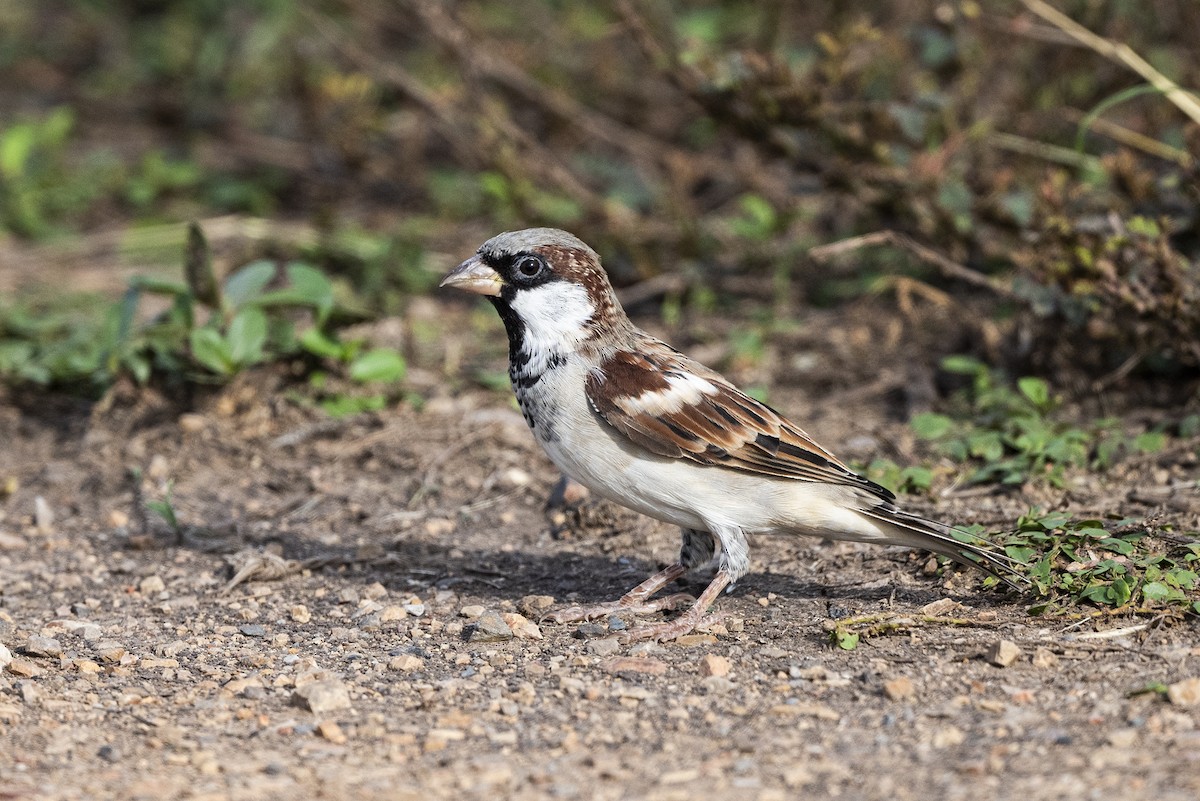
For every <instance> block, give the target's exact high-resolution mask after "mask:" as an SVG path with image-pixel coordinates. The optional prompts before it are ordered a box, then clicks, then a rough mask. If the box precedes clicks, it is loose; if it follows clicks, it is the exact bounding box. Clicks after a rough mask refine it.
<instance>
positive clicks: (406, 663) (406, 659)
mask: <svg viewBox="0 0 1200 801" xmlns="http://www.w3.org/2000/svg"><path fill="white" fill-rule="evenodd" d="M424 666H425V662H424V661H422V660H421V659H420V658H418V657H415V656H413V655H412V654H400V655H399V656H393V657H392V658H391V659H390V660H388V670H398V671H400V672H401V673H410V672H412V671H414V670H417V669H418V668H422V667H424Z"/></svg>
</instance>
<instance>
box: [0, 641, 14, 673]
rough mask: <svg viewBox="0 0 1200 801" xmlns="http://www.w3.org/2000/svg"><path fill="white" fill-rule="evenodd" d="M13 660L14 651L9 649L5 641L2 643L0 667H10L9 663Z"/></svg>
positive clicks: (0, 646)
mask: <svg viewBox="0 0 1200 801" xmlns="http://www.w3.org/2000/svg"><path fill="white" fill-rule="evenodd" d="M11 661H13V655H12V651H10V650H8V648H6V647H5V646H4V644H3V643H0V668H6V667H8V663H9V662H11Z"/></svg>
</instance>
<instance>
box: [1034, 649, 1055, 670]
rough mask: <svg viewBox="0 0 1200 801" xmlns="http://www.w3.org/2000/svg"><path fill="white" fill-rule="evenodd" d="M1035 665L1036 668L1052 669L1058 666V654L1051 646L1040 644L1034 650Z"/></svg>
mask: <svg viewBox="0 0 1200 801" xmlns="http://www.w3.org/2000/svg"><path fill="white" fill-rule="evenodd" d="M1033 666H1034V667H1035V668H1043V669H1052V668H1056V667H1058V655H1057V654H1055V653H1054V652H1053V651H1051V650H1050V649H1049V648H1043V647H1042V646H1040V645H1039V646H1038V648H1037V650H1035V651H1034V652H1033Z"/></svg>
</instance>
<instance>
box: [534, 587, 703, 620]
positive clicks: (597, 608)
mask: <svg viewBox="0 0 1200 801" xmlns="http://www.w3.org/2000/svg"><path fill="white" fill-rule="evenodd" d="M695 601H696V599H695V598H693V597H692V596H690V595H688V594H687V593H682V592H681V593H676V594H675V595H668V596H665V597H663V598H656V599H654V600H649V599H646V598H642V597H635V596H633V595H632V593H631V594H630V595H626V596H625V597H623V598H621V600H619V601H611V602H609V603H604V604H593V605H592V606H570V607H567V608H566V609H560V610H559V611H557V612H550V613H549V614H547V615H545V616H544V617H543V618H542V620H550V621H552V622H554V623H582V622H584V621H587V620H597V619H599V618H602V617H608V616H609V615H619V614H622V613H624V614H631V615H650V614H654V613H655V612H662V611H666V610H674V609H679V608H681V607H683V606H686V605H688V604H691V603H694V602H695Z"/></svg>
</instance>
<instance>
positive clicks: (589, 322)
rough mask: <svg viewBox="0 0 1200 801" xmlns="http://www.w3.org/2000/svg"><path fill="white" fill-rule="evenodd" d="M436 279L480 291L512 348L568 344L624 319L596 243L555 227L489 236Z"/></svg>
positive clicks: (607, 331)
mask: <svg viewBox="0 0 1200 801" xmlns="http://www.w3.org/2000/svg"><path fill="white" fill-rule="evenodd" d="M441 285H442V286H452V287H455V288H457V289H463V290H466V291H467V292H474V293H476V294H479V295H485V296H486V297H487V298H488V299H489V300H490V301H491V302H492V304H493V305H494V306H495V307H496V309H497V311H499V312H500V317H501V319H503V320H504V325H505V327H506V329H507V330H508V335H509V341H510V343H511V344H512V346H513V348H514V352H516V349H518V348H521V347H523V348H525V349H526V350H529V349H532V348H535V347H543V348H549V349H551V350H556V351H561V350H565V349H570V348H572V347H574V346H575V345H577V344H579V343H581V342H584V341H586V340H590V339H594V338H596V337H611V336H613V335H615V334H617V333H619V332H621V331H623V330H624V329H625V328H626V327H628V326H629V322H628V318H626V317H625V312H624V311H622V309H621V304H620V303H619V302H618V301H617V297H616V294H614V293H613V290H612V285H611V284H609V282H608V276H607V275H605V273H604V268H603V267H601V266H600V257H599V256H598V255H596V251H594V250H592V249H591V248H590V247H588V246H587V245H586V244H584V243H583V242H582V241H581V240H579V239H578V238H576V237H574V236H572V235H571V234H568V233H567V232H566V231H560V230H558V229H557V228H527V229H525V230H523V231H508V232H506V233H503V234H499V235H498V236H494V237H492V238H491V239H489V240H488V241H486V242H484V243H483V245H482V246H481V247H480V248H479V250H478V251H476V253H475V255H474V256H472V257H471V258H469V259H467V260H466V261H464V262H463V263H462V264H460V265H458V267H457V268H455V269H454V271H453V272H451V273H450V274H449V275H447V276H446V277H445V279H443V280H442V283H441Z"/></svg>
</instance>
